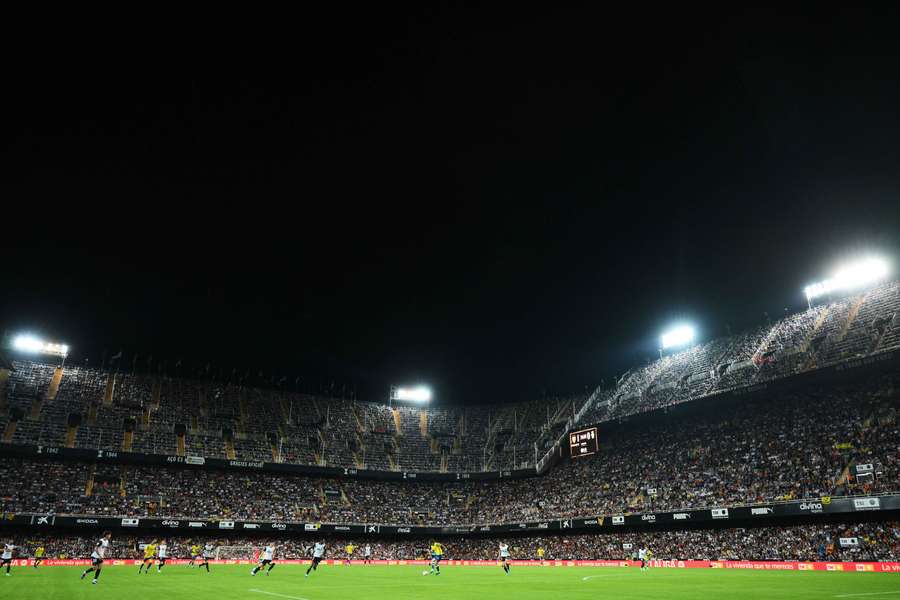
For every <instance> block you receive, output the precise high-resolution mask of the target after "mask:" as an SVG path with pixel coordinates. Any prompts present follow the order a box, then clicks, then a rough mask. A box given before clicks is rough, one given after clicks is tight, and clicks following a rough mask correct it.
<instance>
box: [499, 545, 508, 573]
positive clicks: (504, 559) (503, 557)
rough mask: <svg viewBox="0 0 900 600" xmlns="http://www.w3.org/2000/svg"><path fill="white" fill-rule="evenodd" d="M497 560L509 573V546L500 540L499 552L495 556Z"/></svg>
mask: <svg viewBox="0 0 900 600" xmlns="http://www.w3.org/2000/svg"><path fill="white" fill-rule="evenodd" d="M497 560H499V561H500V566H502V567H503V570H504V571H505V572H506V574H507V575H509V546H508V545H507V544H504V543H503V542H500V553H499V555H498V556H497Z"/></svg>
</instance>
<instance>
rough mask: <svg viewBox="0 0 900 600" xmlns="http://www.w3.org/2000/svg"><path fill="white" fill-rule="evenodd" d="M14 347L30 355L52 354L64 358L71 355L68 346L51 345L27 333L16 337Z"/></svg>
mask: <svg viewBox="0 0 900 600" xmlns="http://www.w3.org/2000/svg"><path fill="white" fill-rule="evenodd" d="M12 345H13V348H15V349H16V350H19V351H20V352H28V353H29V354H51V355H53V356H62V357H65V356H67V355H68V354H69V346H67V345H66V344H51V343H49V342H44V341H43V340H40V339H38V338H36V337H34V336H33V335H30V334H27V333H26V334H23V335H19V336H16V338H15V339H14V340H13V344H12Z"/></svg>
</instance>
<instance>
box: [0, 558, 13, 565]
mask: <svg viewBox="0 0 900 600" xmlns="http://www.w3.org/2000/svg"><path fill="white" fill-rule="evenodd" d="M11 562H12V559H11V558H0V565H7V564H9V563H11Z"/></svg>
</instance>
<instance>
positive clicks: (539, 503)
mask: <svg viewBox="0 0 900 600" xmlns="http://www.w3.org/2000/svg"><path fill="white" fill-rule="evenodd" d="M898 382H900V380H898V378H897V377H896V376H884V377H882V378H879V379H878V380H876V381H870V382H866V383H862V384H860V383H853V384H847V385H844V386H827V387H822V388H818V387H817V388H812V389H807V390H804V391H785V392H780V393H776V394H771V395H766V396H764V397H761V398H759V399H757V400H754V401H753V402H752V403H748V402H732V403H730V404H728V405H720V406H718V407H717V409H716V410H715V411H706V412H703V413H702V414H694V415H691V416H690V417H689V418H684V417H682V418H677V417H673V418H661V419H658V420H655V421H649V422H647V421H645V422H642V423H640V424H636V425H635V426H630V425H628V424H624V425H621V426H615V425H612V424H611V425H610V426H608V427H606V428H603V429H601V440H602V442H601V444H602V459H601V458H599V457H597V458H589V459H584V460H581V461H578V460H573V461H565V462H563V463H562V464H560V465H559V466H557V467H555V468H554V469H552V470H551V471H550V472H549V473H548V474H546V475H544V476H542V477H531V478H526V479H511V480H486V481H465V480H463V481H452V482H446V483H442V482H406V481H370V480H365V481H361V480H352V479H350V480H348V479H335V478H327V477H325V478H317V477H307V476H298V475H290V474H271V473H249V474H244V473H239V474H235V473H226V472H222V471H216V470H210V469H204V470H185V469H183V468H181V469H180V468H159V467H135V466H130V465H125V466H122V467H121V470H120V471H119V480H118V481H117V480H116V473H115V472H113V471H108V472H107V473H104V474H103V480H104V481H106V482H107V485H108V486H111V487H112V488H113V489H118V490H120V493H119V494H102V495H98V494H93V493H89V492H86V490H88V489H89V488H88V483H87V482H88V480H89V479H90V478H91V477H92V476H93V477H94V478H95V479H96V477H97V472H96V471H95V467H94V465H91V464H86V463H72V464H71V465H70V467H69V468H68V469H62V468H60V467H59V466H58V464H57V463H45V462H44V461H36V460H30V459H9V460H5V461H3V463H2V466H0V479H2V480H3V481H6V482H7V483H8V484H9V486H8V488H9V489H10V490H11V493H10V494H8V495H7V496H5V497H4V498H3V499H2V503H0V511H2V512H10V513H23V512H33V513H42V512H57V513H69V514H85V515H93V514H105V515H111V514H117V515H120V516H125V517H141V516H163V517H172V518H190V517H198V516H201V515H202V516H206V517H214V518H222V519H246V520H255V519H265V520H276V521H281V520H291V521H303V520H304V519H305V518H313V519H314V520H317V521H323V522H329V523H382V524H401V525H402V524H414V525H442V526H443V525H449V524H460V523H466V524H468V523H504V522H519V521H527V520H544V519H552V518H557V519H558V518H563V517H586V516H592V515H598V514H617V513H622V512H628V511H634V512H639V511H663V510H677V509H690V508H701V507H714V506H733V505H740V504H754V503H761V502H777V501H785V500H792V499H802V498H818V497H821V496H842V495H865V494H872V493H884V492H896V491H900V471H898V469H897V466H896V465H897V464H900V451H898V446H897V440H900V430H898V424H897V408H898V403H897V397H898V392H897V385H898ZM823 407H827V410H823ZM410 415H413V416H412V418H419V417H416V416H415V414H414V413H410ZM329 418H330V417H329ZM407 420H410V418H408V419H407ZM407 433H408V435H419V436H421V431H420V430H419V429H418V428H415V427H410V429H409V430H408V431H407ZM417 443H418V442H417ZM409 447H411V446H407V448H409ZM418 449H419V450H420V451H421V452H423V453H424V454H425V455H426V456H425V459H424V460H432V459H433V457H434V454H433V451H432V449H431V448H430V447H429V446H427V445H424V444H422V445H419V446H418ZM48 464H49V465H50V466H51V468H47V466H48ZM422 464H424V463H422ZM856 464H871V465H873V471H874V472H873V476H872V478H871V480H866V481H864V482H860V481H856V480H855V477H854V475H853V474H854V472H855V471H854V466H855V465H856ZM107 468H108V467H107ZM586 482H591V483H590V484H586ZM95 488H96V485H95ZM650 490H652V492H651V491H650ZM329 492H330V493H329ZM250 498H252V500H249V501H248V499H250ZM117 511H119V512H117Z"/></svg>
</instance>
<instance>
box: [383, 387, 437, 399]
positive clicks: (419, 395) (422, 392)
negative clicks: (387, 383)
mask: <svg viewBox="0 0 900 600" xmlns="http://www.w3.org/2000/svg"><path fill="white" fill-rule="evenodd" d="M393 391H394V394H393V398H392V399H393V400H401V401H404V402H420V403H425V402H429V401H430V400H431V390H430V389H429V388H427V387H425V386H424V385H419V386H416V387H398V388H394V390H393Z"/></svg>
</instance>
